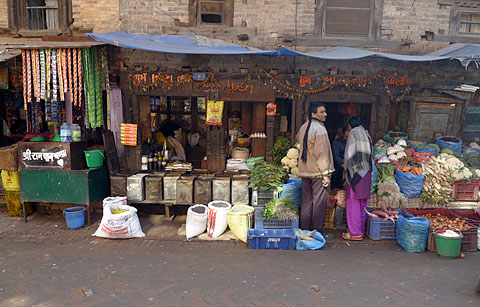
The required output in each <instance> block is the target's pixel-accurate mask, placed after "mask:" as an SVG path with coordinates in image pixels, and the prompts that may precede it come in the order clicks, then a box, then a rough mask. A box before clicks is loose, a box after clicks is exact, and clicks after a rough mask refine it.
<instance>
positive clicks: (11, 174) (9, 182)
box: [2, 171, 20, 192]
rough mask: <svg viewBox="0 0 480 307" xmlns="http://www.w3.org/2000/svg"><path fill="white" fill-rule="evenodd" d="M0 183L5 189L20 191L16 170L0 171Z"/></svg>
mask: <svg viewBox="0 0 480 307" xmlns="http://www.w3.org/2000/svg"><path fill="white" fill-rule="evenodd" d="M2 184H3V188H4V189H5V191H10V192H18V191H20V177H19V175H18V171H2Z"/></svg>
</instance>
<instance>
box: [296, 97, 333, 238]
mask: <svg viewBox="0 0 480 307" xmlns="http://www.w3.org/2000/svg"><path fill="white" fill-rule="evenodd" d="M326 119H327V110H326V107H325V105H324V104H323V103H315V102H312V103H311V104H310V107H309V110H308V120H307V121H306V122H305V123H304V124H303V125H302V126H301V127H300V129H299V131H298V134H297V140H298V142H299V144H300V156H299V159H298V171H299V176H300V177H301V178H302V207H301V209H300V228H301V229H304V230H313V229H315V230H317V231H319V232H320V233H322V235H323V236H324V237H325V238H327V239H332V238H333V237H334V236H333V234H331V233H327V232H325V229H324V226H323V224H324V221H325V209H326V208H327V202H328V200H329V195H330V176H331V174H332V173H333V172H334V170H335V169H334V164H333V157H332V150H331V147H330V141H329V139H328V133H327V129H326V128H325V120H326Z"/></svg>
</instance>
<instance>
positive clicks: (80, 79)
mask: <svg viewBox="0 0 480 307" xmlns="http://www.w3.org/2000/svg"><path fill="white" fill-rule="evenodd" d="M77 55H78V58H77V60H78V68H77V71H78V106H79V107H82V92H83V69H82V61H83V59H82V49H78V50H77Z"/></svg>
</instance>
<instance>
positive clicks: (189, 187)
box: [177, 175, 196, 205]
mask: <svg viewBox="0 0 480 307" xmlns="http://www.w3.org/2000/svg"><path fill="white" fill-rule="evenodd" d="M195 177H196V176H195V175H184V176H181V177H180V178H179V179H178V180H177V204H187V205H190V204H193V182H194V180H195Z"/></svg>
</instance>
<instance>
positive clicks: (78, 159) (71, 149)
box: [18, 142, 87, 170]
mask: <svg viewBox="0 0 480 307" xmlns="http://www.w3.org/2000/svg"><path fill="white" fill-rule="evenodd" d="M84 150H86V143H85V142H75V143H60V142H20V143H18V161H19V169H21V170H22V169H62V170H71V169H83V168H86V167H87V165H86V160H85V155H84V153H83V151H84Z"/></svg>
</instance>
